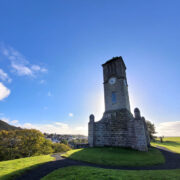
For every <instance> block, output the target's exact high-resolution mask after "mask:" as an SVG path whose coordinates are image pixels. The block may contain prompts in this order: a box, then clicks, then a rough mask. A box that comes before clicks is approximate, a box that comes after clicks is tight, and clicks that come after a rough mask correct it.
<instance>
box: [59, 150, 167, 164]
mask: <svg viewBox="0 0 180 180" xmlns="http://www.w3.org/2000/svg"><path fill="white" fill-rule="evenodd" d="M62 156H64V157H68V158H71V159H75V160H81V161H86V162H90V163H95V164H103V165H113V166H121V165H123V166H146V165H154V164H160V163H164V162H165V160H164V157H163V155H162V154H161V152H160V151H158V150H157V149H155V148H150V149H149V151H148V152H139V151H136V150H132V149H126V148H118V147H100V148H85V149H75V150H70V151H68V152H66V153H65V154H63V155H62Z"/></svg>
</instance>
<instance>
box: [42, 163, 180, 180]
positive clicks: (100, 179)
mask: <svg viewBox="0 0 180 180" xmlns="http://www.w3.org/2000/svg"><path fill="white" fill-rule="evenodd" d="M59 179H61V180H144V179H145V180H178V179H180V169H177V170H154V171H153V170H145V171H128V170H109V169H102V168H94V167H86V166H70V167H66V168H61V169H58V170H55V171H53V172H52V173H50V174H48V175H47V176H45V177H43V178H42V179H41V180H59Z"/></svg>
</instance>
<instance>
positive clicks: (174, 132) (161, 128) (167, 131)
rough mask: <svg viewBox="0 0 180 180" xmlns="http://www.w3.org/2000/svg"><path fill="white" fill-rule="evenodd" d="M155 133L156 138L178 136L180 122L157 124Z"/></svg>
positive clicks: (179, 133) (179, 134)
mask: <svg viewBox="0 0 180 180" xmlns="http://www.w3.org/2000/svg"><path fill="white" fill-rule="evenodd" d="M156 131H157V136H180V121H174V122H163V123H160V124H157V125H156Z"/></svg>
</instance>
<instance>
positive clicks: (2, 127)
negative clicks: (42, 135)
mask: <svg viewBox="0 0 180 180" xmlns="http://www.w3.org/2000/svg"><path fill="white" fill-rule="evenodd" d="M18 129H21V128H19V127H16V126H12V125H9V124H8V123H6V122H4V121H2V120H0V131H1V130H18Z"/></svg>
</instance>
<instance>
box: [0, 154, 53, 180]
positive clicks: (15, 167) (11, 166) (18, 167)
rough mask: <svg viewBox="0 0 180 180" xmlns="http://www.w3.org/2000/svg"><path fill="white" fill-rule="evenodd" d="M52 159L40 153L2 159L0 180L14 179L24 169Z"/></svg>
mask: <svg viewBox="0 0 180 180" xmlns="http://www.w3.org/2000/svg"><path fill="white" fill-rule="evenodd" d="M52 160H54V158H53V157H51V156H50V155H41V156H34V157H28V158H21V159H15V160H9V161H2V162H0V180H7V179H14V177H16V176H18V175H20V174H21V173H22V172H24V171H25V170H27V169H30V168H32V167H34V166H36V165H38V164H41V163H44V162H48V161H52Z"/></svg>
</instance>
